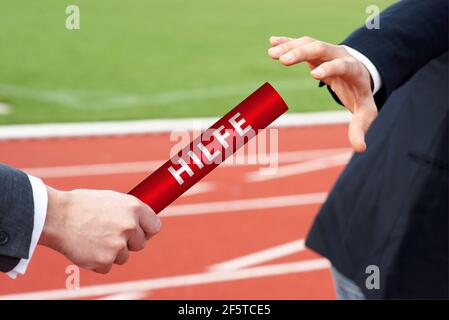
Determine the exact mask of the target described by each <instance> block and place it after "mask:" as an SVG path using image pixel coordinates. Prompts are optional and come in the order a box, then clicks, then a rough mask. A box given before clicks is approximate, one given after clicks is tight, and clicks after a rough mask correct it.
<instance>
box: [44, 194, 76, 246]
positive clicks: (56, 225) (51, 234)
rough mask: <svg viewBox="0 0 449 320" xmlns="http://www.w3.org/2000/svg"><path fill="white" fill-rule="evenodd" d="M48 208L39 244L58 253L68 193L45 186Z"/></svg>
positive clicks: (67, 203) (67, 204)
mask: <svg viewBox="0 0 449 320" xmlns="http://www.w3.org/2000/svg"><path fill="white" fill-rule="evenodd" d="M47 194H48V207H47V216H46V219H45V224H44V228H43V230H42V234H41V237H40V239H39V244H41V245H43V246H46V247H49V248H51V249H54V250H57V251H60V250H59V249H60V245H61V243H62V238H61V236H60V234H61V232H62V230H63V225H64V221H65V215H66V211H67V208H68V206H69V195H70V192H66V191H60V190H56V189H53V188H51V187H49V186H47Z"/></svg>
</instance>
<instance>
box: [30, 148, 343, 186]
mask: <svg viewBox="0 0 449 320" xmlns="http://www.w3.org/2000/svg"><path fill="white" fill-rule="evenodd" d="M349 150H350V149H347V148H336V149H317V150H305V151H289V152H280V153H278V160H279V162H280V163H288V162H296V161H301V160H308V159H312V158H316V157H322V156H326V155H332V154H336V153H341V152H348V151H349ZM256 156H257V155H256ZM251 157H254V155H252V154H250V155H241V154H237V156H236V157H235V158H234V159H232V158H231V157H230V158H228V159H227V160H226V161H225V162H223V163H222V166H226V165H232V166H245V165H253V164H248V163H246V162H245V161H244V160H245V159H248V158H251ZM165 161H167V160H151V161H135V162H117V163H104V164H86V165H71V166H51V167H34V168H23V169H22V170H23V171H25V172H27V173H28V174H30V175H33V176H36V177H39V178H42V179H44V178H64V177H82V176H96V175H109V174H124V173H140V172H152V171H154V170H156V169H157V168H159V167H160V166H161V165H162V164H163V163H164V162H165ZM230 162H234V164H232V163H230ZM254 165H257V163H256V164H254Z"/></svg>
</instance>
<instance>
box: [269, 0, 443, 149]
mask: <svg viewBox="0 0 449 320" xmlns="http://www.w3.org/2000/svg"><path fill="white" fill-rule="evenodd" d="M447 20H448V0H427V1H421V0H403V1H401V2H399V3H397V4H396V5H394V6H392V7H391V8H389V9H387V10H386V11H384V12H383V13H382V14H381V16H380V29H379V30H377V29H374V30H368V29H365V28H360V29H359V30H358V31H356V32H355V33H354V34H353V35H351V36H350V37H349V38H348V39H347V40H345V41H344V42H343V45H333V44H330V43H326V42H323V41H319V40H316V39H312V38H310V37H302V38H298V39H293V38H289V37H271V39H270V42H271V45H272V48H270V49H269V50H268V54H269V55H270V56H271V58H273V59H276V60H279V61H280V62H281V63H282V64H284V65H286V66H291V65H294V64H297V63H301V62H306V63H307V64H308V65H309V67H310V69H312V71H311V75H312V77H313V78H315V79H317V80H320V81H321V82H323V83H325V84H326V85H327V86H328V88H329V91H330V92H331V94H332V95H333V96H334V98H336V99H337V101H339V102H340V101H341V103H342V104H343V105H344V106H345V107H346V108H347V109H348V110H349V111H351V112H352V113H353V118H352V120H351V122H350V124H349V129H348V136H349V141H350V142H351V144H352V146H353V148H354V150H355V151H356V152H363V151H365V149H366V143H365V134H366V132H367V131H368V129H369V127H370V126H371V124H372V122H373V121H374V119H375V118H376V117H377V110H378V107H379V108H380V107H381V106H382V105H383V103H384V102H385V100H386V99H387V98H388V96H389V95H390V94H391V93H392V91H393V90H395V89H396V88H398V87H399V86H400V85H402V84H403V83H404V82H405V81H407V80H408V79H409V78H410V77H411V75H413V74H414V73H415V72H416V71H417V70H418V69H419V68H420V67H421V66H423V65H424V64H425V63H426V62H428V61H429V60H431V59H432V58H435V57H438V56H439V55H441V54H442V53H443V52H444V51H447V47H448V21H447ZM347 47H351V48H352V49H354V50H356V51H357V52H359V53H360V54H362V55H364V56H365V57H367V59H368V60H369V64H367V63H366V62H365V63H363V62H362V61H361V60H360V59H358V58H357V57H355V56H354V54H351V53H350V52H349V51H348V50H347V49H346V48H347ZM369 65H373V66H375V67H376V70H378V71H379V73H380V75H381V76H380V78H381V82H382V87H381V88H380V90H379V91H378V92H377V94H376V95H375V97H374V96H373V91H372V89H373V83H372V81H373V79H371V75H370V71H369V68H368V67H369ZM376 103H377V105H376Z"/></svg>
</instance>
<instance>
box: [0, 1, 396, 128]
mask: <svg viewBox="0 0 449 320" xmlns="http://www.w3.org/2000/svg"><path fill="white" fill-rule="evenodd" d="M390 3H392V1H391V0H388V1H387V0H383V1H375V0H338V1H337V0H313V1H312V0H283V1H274V0H271V1H269V0H253V1H248V0H227V1H216V0H215V1H214V0H191V1H182V0H165V1H162V0H129V1H123V0H121V1H119V0H71V1H65V0H39V1H29V0H28V1H26V0H2V1H1V4H0V30H1V31H0V44H1V45H0V48H1V49H0V102H4V103H7V104H8V105H10V106H11V112H10V113H9V114H6V115H5V114H3V115H0V123H2V124H6V123H36V122H60V121H93V120H112V119H141V118H167V117H193V116H211V115H221V114H223V113H224V112H225V110H228V109H229V108H231V107H232V106H233V105H235V104H236V103H237V102H239V101H240V100H241V99H242V98H244V97H245V96H247V95H248V94H249V93H251V92H252V91H253V90H254V89H256V88H257V87H258V86H259V85H260V84H262V83H263V82H265V81H269V82H271V83H272V84H273V85H274V86H275V87H276V88H277V89H278V90H279V92H280V93H281V95H282V96H283V97H284V98H285V100H286V101H287V103H288V104H289V106H290V109H291V111H294V112H303V111H304V112H306V111H316V110H332V109H338V108H339V107H338V106H337V105H336V104H335V103H333V102H332V101H331V100H330V99H329V96H328V94H327V93H326V90H320V89H318V88H317V83H316V82H315V81H313V80H312V79H311V78H310V77H309V73H308V70H307V68H306V67H305V66H295V67H290V68H286V67H282V66H281V65H280V64H279V63H277V62H274V61H272V60H271V59H269V58H268V56H267V54H266V52H267V49H268V38H269V36H270V35H290V36H294V37H299V36H302V35H310V36H313V37H316V38H319V39H322V40H325V41H329V42H339V41H341V40H343V39H344V38H345V36H346V35H348V34H349V33H350V32H351V31H352V30H353V29H355V28H356V27H358V26H360V25H362V24H363V23H364V22H365V19H366V16H367V15H366V13H365V8H366V6H367V5H369V4H377V5H379V7H380V8H385V7H386V6H387V5H388V4H390ZM69 4H77V5H78V6H79V8H80V11H81V29H80V30H67V29H66V28H65V20H66V14H65V8H66V6H67V5H69Z"/></svg>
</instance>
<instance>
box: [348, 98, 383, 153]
mask: <svg viewBox="0 0 449 320" xmlns="http://www.w3.org/2000/svg"><path fill="white" fill-rule="evenodd" d="M370 100H372V101H367V103H366V104H363V105H361V106H359V107H358V108H355V109H354V116H353V117H352V120H351V122H350V124H349V131H348V136H349V142H350V143H351V145H352V147H353V149H354V151H355V152H364V151H365V150H366V142H365V135H366V132H367V131H368V129H369V127H370V126H371V124H372V123H373V121H374V120H375V119H376V117H377V107H376V105H375V103H374V101H373V99H370Z"/></svg>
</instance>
